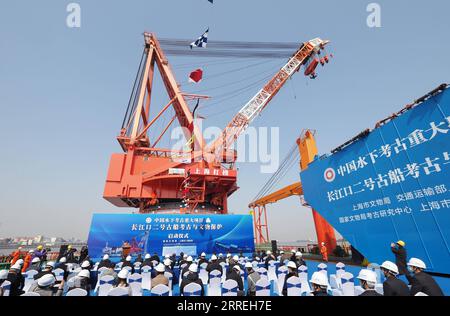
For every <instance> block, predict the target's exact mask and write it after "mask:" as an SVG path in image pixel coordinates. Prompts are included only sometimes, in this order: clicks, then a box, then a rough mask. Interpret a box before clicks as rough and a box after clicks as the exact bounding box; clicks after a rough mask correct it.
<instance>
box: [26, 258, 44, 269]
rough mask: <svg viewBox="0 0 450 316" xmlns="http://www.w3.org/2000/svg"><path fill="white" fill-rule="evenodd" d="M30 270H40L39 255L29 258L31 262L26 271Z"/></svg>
mask: <svg viewBox="0 0 450 316" xmlns="http://www.w3.org/2000/svg"><path fill="white" fill-rule="evenodd" d="M30 270H36V271H39V270H41V259H39V257H34V258H33V259H32V260H31V264H30V266H29V267H28V269H27V271H30Z"/></svg>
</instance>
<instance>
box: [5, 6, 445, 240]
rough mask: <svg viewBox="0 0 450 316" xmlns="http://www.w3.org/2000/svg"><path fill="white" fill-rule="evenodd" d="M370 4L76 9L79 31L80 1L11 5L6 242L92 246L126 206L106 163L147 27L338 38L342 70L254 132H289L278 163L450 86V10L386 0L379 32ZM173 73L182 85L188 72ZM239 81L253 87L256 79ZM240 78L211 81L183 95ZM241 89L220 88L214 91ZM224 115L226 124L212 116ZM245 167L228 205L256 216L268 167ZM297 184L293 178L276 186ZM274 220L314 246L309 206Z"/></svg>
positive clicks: (292, 202)
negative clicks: (94, 232) (92, 237)
mask: <svg viewBox="0 0 450 316" xmlns="http://www.w3.org/2000/svg"><path fill="white" fill-rule="evenodd" d="M370 2H371V1H362V0H347V1H333V0H324V1H320V2H316V1H299V0H289V1H268V0H259V1H256V0H252V1H238V0H216V1H215V4H214V6H213V7H212V6H211V5H210V4H209V2H208V1H207V0H183V1H175V0H153V1H143V0H135V1H105V0H96V1H88V0H80V1H78V3H79V4H80V5H81V8H82V15H81V17H82V26H81V28H80V29H69V28H68V27H67V26H66V23H65V21H66V16H67V13H66V5H67V4H68V3H70V1H63V0H58V1H51V0H42V1H38V2H35V1H22V0H17V1H2V2H1V4H0V61H1V62H0V108H1V112H0V113H1V116H0V122H1V124H0V134H1V135H2V149H1V155H0V172H1V173H0V174H1V184H0V200H1V204H0V222H1V226H0V236H3V237H4V236H18V235H34V234H45V235H47V236H63V237H71V236H74V237H79V238H83V239H85V238H87V232H88V228H89V225H90V218H91V214H92V213H93V212H97V211H114V212H120V211H122V212H123V211H126V210H118V209H115V208H114V207H112V206H111V205H109V204H108V203H107V202H106V201H104V200H103V199H102V193H103V186H104V180H105V177H106V171H107V166H108V162H109V157H110V154H111V153H113V152H119V151H120V150H119V149H120V148H119V146H118V144H117V142H116V139H115V136H116V135H117V133H118V132H119V129H120V124H121V121H122V117H123V114H124V111H125V108H126V104H127V101H128V97H129V93H130V89H131V86H132V83H133V79H134V75H135V72H136V68H137V64H138V61H139V60H138V59H139V57H140V53H141V49H142V35H141V34H142V32H143V31H144V30H149V31H153V32H156V34H157V35H158V36H159V37H170V38H192V39H195V38H196V37H197V36H199V35H200V34H201V33H202V32H203V31H204V30H205V29H206V27H208V26H209V27H210V39H211V40H234V41H269V42H278V41H279V42H302V41H306V40H308V39H311V38H313V37H316V36H320V37H323V38H328V39H330V40H332V42H333V46H332V48H333V52H334V54H335V58H334V60H333V63H332V64H331V65H330V66H328V67H327V68H326V69H324V71H321V73H320V76H319V78H318V79H317V80H316V81H314V82H312V81H308V80H306V79H305V78H304V77H303V76H301V75H300V74H297V75H296V76H294V78H293V79H292V81H291V82H290V83H289V84H288V86H287V87H285V89H283V90H282V91H281V93H280V94H279V95H278V96H277V98H276V99H274V101H273V102H272V103H271V104H270V106H269V108H268V109H267V110H266V111H265V112H264V113H263V115H262V116H261V117H260V118H259V119H258V120H257V121H256V122H255V124H254V126H280V135H281V145H280V147H281V154H280V156H281V157H280V159H281V158H283V156H284V155H285V153H286V152H287V150H288V149H289V148H290V147H291V146H292V145H293V142H294V141H295V136H296V135H298V134H299V133H300V132H301V130H302V129H304V128H312V129H316V130H317V141H318V145H319V149H320V151H321V152H322V153H327V152H329V151H330V150H331V149H333V148H335V147H336V146H338V145H340V144H342V143H343V142H345V141H346V140H348V139H349V138H351V137H353V136H354V135H356V134H357V133H359V132H360V131H362V130H364V129H366V128H367V127H373V126H374V124H375V122H376V121H378V120H379V119H382V118H384V117H386V116H388V115H389V114H390V113H393V112H394V111H396V110H398V109H400V108H401V107H403V106H404V105H405V104H407V103H408V102H410V101H411V100H413V99H415V98H417V97H419V96H421V95H423V94H425V93H427V92H428V91H430V90H431V89H433V88H435V87H436V86H437V85H438V84H440V83H442V82H448V81H450V80H449V75H450V60H449V58H448V56H450V44H449V33H448V32H449V30H450V19H449V18H448V12H449V11H450V3H449V2H448V1H446V0H431V1H423V2H419V1H406V0H396V1H387V0H386V1H378V3H379V4H380V5H381V8H382V28H377V29H371V28H368V27H367V25H366V18H367V15H368V13H367V12H366V6H367V4H369V3H370ZM170 62H171V63H172V64H174V65H176V64H178V65H180V64H183V63H186V62H189V63H192V67H194V66H196V65H198V66H202V67H204V68H205V69H206V70H207V71H210V72H211V73H220V72H223V71H226V70H229V69H232V68H236V66H239V65H246V63H245V62H241V63H238V64H234V65H233V66H230V65H229V64H223V65H220V64H219V65H215V66H211V67H209V66H208V65H207V64H208V63H209V62H210V61H209V60H208V61H202V60H198V59H197V60H189V61H186V59H182V58H177V57H172V58H170ZM281 62H283V61H282V60H277V61H274V62H273V63H272V64H270V63H266V64H263V65H260V66H258V67H255V68H254V70H253V71H254V72H253V73H254V74H255V80H257V79H258V76H257V75H258V74H259V75H260V76H259V78H261V74H262V73H263V72H267V71H268V69H269V71H270V69H271V66H270V65H274V68H273V71H274V72H275V71H276V66H277V65H279V64H281ZM252 63H255V61H248V64H252ZM212 64H213V63H211V65H212ZM174 68H175V74H176V76H177V78H178V80H179V81H180V82H184V81H185V76H186V72H188V70H190V68H176V67H174ZM251 73H252V72H248V74H251ZM205 76H206V77H207V74H205ZM236 76H239V78H243V77H244V76H247V72H244V73H240V74H236ZM231 79H232V78H231ZM231 79H230V77H227V78H225V77H224V78H223V80H217V81H211V82H208V81H205V82H204V83H203V86H198V88H197V87H195V88H194V89H193V88H192V87H189V86H187V87H186V90H187V91H190V90H195V89H201V88H208V87H214V86H217V85H222V84H226V83H229V82H230V80H231ZM251 82H252V80H249V81H246V82H244V83H243V86H245V85H249V84H250V83H251ZM237 88H239V85H238V86H234V87H230V88H228V89H224V90H223V91H220V90H219V91H218V90H214V91H211V95H212V96H214V95H220V94H224V93H228V92H229V91H232V90H236V89H237ZM258 89H259V88H258V87H256V88H254V89H253V90H251V91H249V92H248V93H247V94H242V95H240V96H239V97H237V98H234V99H230V100H225V101H224V102H223V103H221V104H218V105H215V106H214V109H209V110H207V109H204V113H202V114H204V115H205V116H207V117H208V115H210V118H209V119H208V124H209V125H217V126H220V127H223V126H224V125H225V124H226V123H227V122H228V120H229V119H230V118H231V117H232V114H234V109H233V108H234V107H236V106H237V107H239V106H240V105H242V104H244V103H245V102H246V101H247V99H248V98H249V97H250V96H251V95H252V94H254V93H255V92H256V91H257V90H258ZM295 96H296V97H295ZM227 110H228V112H227ZM222 111H223V112H224V113H223V115H213V114H215V113H217V112H222ZM239 168H240V174H239V186H240V187H241V189H240V190H239V191H238V192H237V193H235V194H234V195H233V197H232V199H231V201H230V208H231V210H232V212H234V213H247V212H248V209H247V204H248V203H249V202H250V201H251V199H252V198H253V197H254V196H255V195H256V193H257V192H258V191H259V189H260V187H261V186H262V184H264V183H265V182H266V180H267V179H268V177H269V175H265V174H260V172H259V165H258V164H247V163H245V164H240V165H239ZM297 180H298V172H297V170H295V169H294V170H293V172H291V173H290V174H289V175H288V177H287V178H286V179H284V181H283V183H281V184H280V186H281V185H282V184H289V183H291V182H294V181H297ZM255 184H257V185H255ZM269 220H270V229H271V237H272V238H275V239H279V240H286V241H287V240H296V239H304V238H310V237H314V231H313V228H312V227H313V226H312V218H311V215H310V211H309V210H307V209H304V208H301V207H299V201H298V199H297V198H291V199H289V200H286V201H284V202H281V203H279V204H278V205H276V206H275V205H274V206H270V207H269Z"/></svg>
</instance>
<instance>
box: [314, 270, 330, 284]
mask: <svg viewBox="0 0 450 316" xmlns="http://www.w3.org/2000/svg"><path fill="white" fill-rule="evenodd" d="M309 282H311V283H313V284H317V285H319V286H328V279H327V276H326V275H325V274H324V273H322V272H319V271H317V272H314V273H313V275H312V277H311V280H310V281H309Z"/></svg>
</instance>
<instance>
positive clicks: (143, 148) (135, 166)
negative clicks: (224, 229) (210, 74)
mask: <svg viewBox="0 0 450 316" xmlns="http://www.w3.org/2000/svg"><path fill="white" fill-rule="evenodd" d="M144 38H145V48H144V52H143V58H142V61H141V66H140V67H139V71H138V75H137V77H136V82H135V86H134V88H133V91H132V94H131V98H130V103H129V106H128V109H127V112H126V115H125V118H124V121H123V124H122V129H121V132H120V135H119V136H118V137H117V139H118V141H119V144H120V145H121V147H122V149H123V151H124V153H120V154H113V155H112V157H111V160H110V165H109V170H108V174H107V178H106V184H105V189H104V194H103V195H104V198H105V199H106V200H108V201H109V202H111V203H112V204H114V205H116V206H119V207H135V208H139V211H140V212H141V213H148V212H175V213H178V212H182V213H204V212H213V213H222V214H225V213H227V212H228V205H227V199H228V197H229V196H230V195H231V194H232V193H233V192H235V191H236V190H237V188H238V187H237V184H236V179H237V171H236V168H235V161H236V152H235V151H234V149H233V144H234V142H235V141H236V139H237V138H238V137H239V136H240V135H241V134H242V132H243V131H244V130H245V129H246V128H247V126H248V125H249V124H250V123H251V122H252V121H253V120H254V119H255V118H256V117H257V116H258V115H259V114H260V113H261V112H262V110H263V109H264V108H265V107H266V106H267V105H268V104H269V102H270V101H271V100H272V98H273V97H274V96H275V95H276V94H277V93H278V91H279V90H280V89H281V88H282V87H283V85H284V84H285V83H286V81H287V80H288V79H289V78H290V77H291V76H292V75H293V74H294V73H295V72H297V71H298V70H299V69H300V67H301V66H302V65H304V64H306V63H307V62H308V61H309V60H310V59H311V57H313V56H316V55H317V54H320V52H321V51H322V50H323V49H324V48H325V45H326V44H328V41H323V40H321V39H318V38H317V39H314V40H312V41H309V42H306V43H303V44H301V46H300V48H299V49H298V50H297V52H296V53H295V54H294V55H293V56H292V57H291V58H290V59H289V61H288V62H287V64H286V65H285V66H284V67H283V68H282V69H280V70H279V71H278V72H277V73H276V74H275V76H274V77H273V78H272V79H271V80H270V81H269V82H268V83H267V84H266V85H265V86H264V87H263V88H262V89H261V90H260V91H259V92H258V93H257V94H256V95H255V96H254V97H253V98H252V99H251V100H250V101H249V102H248V103H247V104H246V105H245V106H244V107H243V108H242V109H241V110H240V111H239V113H238V114H237V115H236V116H235V117H234V118H233V119H232V120H231V122H230V123H229V124H228V126H227V127H226V128H225V129H224V131H223V132H222V134H221V136H220V137H218V138H217V139H216V140H215V141H214V142H212V144H210V145H206V144H205V141H204V139H203V135H202V133H201V131H200V129H199V128H198V127H197V125H196V123H195V120H194V115H193V113H192V112H191V110H190V108H189V106H188V101H190V100H198V99H205V98H208V97H207V96H201V95H193V94H185V93H183V92H181V91H180V88H179V86H178V84H177V82H176V80H175V77H174V75H173V73H172V70H171V67H170V65H169V62H168V60H167V58H166V56H165V55H164V52H163V50H162V49H161V47H160V44H159V42H158V40H157V38H156V36H155V35H154V34H152V33H144ZM155 66H156V67H157V68H158V70H159V73H160V74H161V77H162V81H163V83H164V86H165V88H166V91H167V95H168V99H169V100H170V101H169V102H168V103H167V104H166V105H164V106H163V107H162V109H161V110H160V111H159V112H158V113H157V114H156V115H155V116H154V117H150V109H151V106H152V103H151V99H152V98H151V97H152V91H153V83H154V73H155ZM169 108H173V109H174V112H175V115H174V116H173V117H172V119H171V120H170V121H169V123H168V124H167V125H166V126H165V127H164V128H163V130H162V131H157V130H156V129H155V122H156V121H157V120H158V119H159V118H160V117H161V116H162V115H163V114H164V113H165V112H166V111H167V110H168V109H169ZM174 121H178V123H179V125H180V126H181V127H183V131H184V136H185V138H186V140H188V144H190V145H189V148H188V150H173V149H167V148H159V147H157V146H158V143H159V141H160V140H161V138H162V137H163V135H164V134H165V133H166V132H167V131H168V129H169V128H170V127H171V125H172V124H173V123H174ZM149 135H152V136H153V137H154V138H155V139H156V140H155V141H154V142H150V137H149ZM155 135H158V136H157V137H155Z"/></svg>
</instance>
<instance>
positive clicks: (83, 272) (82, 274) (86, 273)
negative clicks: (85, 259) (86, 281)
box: [78, 270, 91, 278]
mask: <svg viewBox="0 0 450 316" xmlns="http://www.w3.org/2000/svg"><path fill="white" fill-rule="evenodd" d="M78 276H79V277H83V278H89V277H91V273H90V272H89V270H81V271H80V272H79V273H78Z"/></svg>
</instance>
